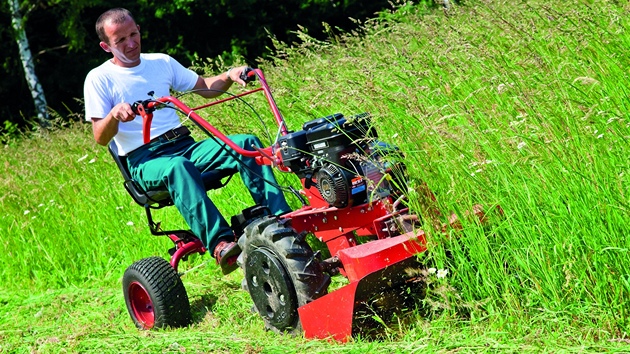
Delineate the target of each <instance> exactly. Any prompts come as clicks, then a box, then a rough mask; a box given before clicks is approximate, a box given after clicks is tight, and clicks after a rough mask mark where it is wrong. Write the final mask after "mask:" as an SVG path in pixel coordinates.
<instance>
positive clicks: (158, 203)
mask: <svg viewBox="0 0 630 354" xmlns="http://www.w3.org/2000/svg"><path fill="white" fill-rule="evenodd" d="M108 150H109V153H110V154H111V155H112V157H113V158H114V161H116V165H117V166H118V169H119V170H120V173H121V174H122V176H123V179H124V186H125V189H126V190H127V192H129V195H131V197H132V198H133V200H134V201H135V202H136V203H138V204H139V205H141V206H144V207H149V206H151V207H152V208H154V209H158V208H162V207H165V206H169V205H173V201H172V200H171V196H170V194H169V193H168V190H166V189H165V188H164V189H156V190H149V191H145V190H143V189H142V187H140V186H139V185H138V183H137V182H136V181H134V180H133V179H132V178H131V174H130V173H129V168H128V167H127V156H119V155H118V147H117V146H116V143H114V141H112V142H110V143H109V148H108ZM236 172H237V171H236V170H232V169H227V170H211V171H206V172H203V173H202V174H201V178H202V179H203V183H204V186H205V188H206V191H208V190H211V189H218V188H222V187H224V186H225V185H226V184H227V183H228V182H229V181H230V179H231V178H232V176H233V175H234V174H235V173H236ZM226 177H227V180H226V181H225V182H224V181H223V179H224V178H226Z"/></svg>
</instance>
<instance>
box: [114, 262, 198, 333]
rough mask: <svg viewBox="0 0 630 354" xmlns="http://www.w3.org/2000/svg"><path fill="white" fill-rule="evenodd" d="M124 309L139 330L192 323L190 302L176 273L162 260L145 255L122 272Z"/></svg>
mask: <svg viewBox="0 0 630 354" xmlns="http://www.w3.org/2000/svg"><path fill="white" fill-rule="evenodd" d="M123 293H124V295H125V303H126V304H127V311H129V315H130V316H131V319H132V320H133V322H134V323H135V324H136V327H138V328H140V329H152V328H164V327H183V326H187V325H189V324H190V323H191V322H192V316H191V313H190V303H189V301H188V295H187V294H186V289H185V288H184V284H183V283H182V280H181V278H180V277H179V274H177V271H175V269H173V267H172V266H171V265H170V263H168V262H167V261H166V260H165V259H163V258H160V257H149V258H144V259H142V260H139V261H137V262H135V263H134V264H132V265H131V266H129V268H127V270H126V271H125V274H124V275H123Z"/></svg>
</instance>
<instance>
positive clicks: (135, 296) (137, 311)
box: [129, 282, 155, 329]
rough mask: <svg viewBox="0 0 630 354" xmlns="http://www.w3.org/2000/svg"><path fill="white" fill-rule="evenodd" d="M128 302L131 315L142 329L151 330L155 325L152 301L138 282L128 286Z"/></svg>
mask: <svg viewBox="0 0 630 354" xmlns="http://www.w3.org/2000/svg"><path fill="white" fill-rule="evenodd" d="M129 300H130V302H131V308H132V310H133V314H134V316H135V318H136V319H137V320H138V322H139V323H140V324H141V325H142V327H143V328H144V329H151V328H153V326H154V325H155V312H153V301H151V296H149V293H148V292H147V290H146V289H145V288H144V286H142V284H140V283H138V282H132V283H131V284H129Z"/></svg>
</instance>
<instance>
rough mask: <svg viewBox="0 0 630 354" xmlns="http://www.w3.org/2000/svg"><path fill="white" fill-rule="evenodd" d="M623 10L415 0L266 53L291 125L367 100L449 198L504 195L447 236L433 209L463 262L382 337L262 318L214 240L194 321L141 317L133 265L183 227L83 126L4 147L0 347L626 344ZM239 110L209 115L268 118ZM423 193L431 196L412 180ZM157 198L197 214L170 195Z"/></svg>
mask: <svg viewBox="0 0 630 354" xmlns="http://www.w3.org/2000/svg"><path fill="white" fill-rule="evenodd" d="M626 6H627V5H626ZM627 12H628V8H625V7H624V5H615V4H614V3H612V2H607V1H595V2H593V3H587V2H578V1H567V2H563V3H562V4H556V5H555V6H553V7H552V6H549V5H547V2H543V1H541V2H537V1H533V2H528V3H527V4H512V2H508V1H506V2H500V1H497V2H485V1H473V2H468V5H467V6H466V7H459V8H457V9H455V10H454V11H452V12H451V14H450V16H445V15H444V14H443V13H442V12H425V11H423V10H422V8H421V7H418V8H413V7H404V8H402V9H401V10H400V11H398V12H397V13H396V14H395V15H389V16H386V15H384V16H383V17H390V19H389V22H388V21H374V22H369V23H367V24H365V33H366V36H365V37H363V38H361V37H355V36H336V37H333V38H332V42H333V43H332V44H331V43H321V42H317V41H314V40H312V39H310V38H309V37H308V36H307V35H304V37H303V39H304V42H303V43H301V44H299V45H295V46H292V47H283V48H280V49H279V51H278V58H279V59H278V60H277V61H276V62H275V63H273V64H274V65H272V63H261V67H262V68H263V69H264V70H265V72H266V74H267V77H268V79H269V80H270V83H271V84H272V86H273V87H274V88H275V95H276V99H277V101H278V103H279V105H280V107H281V109H282V111H283V113H284V115H285V116H286V118H287V120H288V121H289V123H290V124H291V125H292V126H294V127H298V126H299V124H300V123H301V122H303V121H306V120H308V119H311V118H316V117H319V116H324V115H328V114H330V113H333V112H343V113H347V114H353V113H358V112H362V111H370V112H372V113H373V114H374V116H375V117H376V124H377V126H378V128H379V131H380V132H381V136H382V138H383V140H386V141H388V142H392V143H395V144H397V145H398V146H400V147H401V149H402V150H403V151H405V153H406V154H407V160H406V161H407V164H408V166H409V169H410V172H411V175H412V176H413V178H414V181H420V180H424V181H427V182H428V183H429V186H430V187H431V188H432V189H433V190H434V191H435V192H436V194H437V195H438V199H439V204H438V207H439V208H440V209H441V210H443V211H445V212H447V211H449V210H453V211H455V212H457V213H459V214H462V213H463V211H464V210H466V209H468V208H470V206H471V205H472V204H474V203H477V202H479V203H482V204H484V205H486V206H492V205H495V204H500V205H501V207H502V208H503V210H504V211H505V217H504V218H502V219H493V220H492V221H493V223H492V226H490V227H486V228H483V227H480V226H478V225H476V224H475V223H466V222H465V226H466V227H465V229H464V231H462V232H454V231H452V230H451V231H449V234H450V236H451V237H450V238H449V240H446V239H445V238H444V235H443V234H441V233H437V232H433V231H432V228H431V226H430V225H425V226H426V229H427V230H428V232H429V233H430V234H429V236H430V242H431V247H432V249H434V252H433V257H434V261H435V262H436V263H437V264H438V265H439V266H440V267H441V268H442V267H444V268H446V267H448V269H449V271H450V273H449V276H448V277H447V278H446V279H445V280H442V281H440V282H438V283H437V285H438V286H437V288H436V291H435V292H434V293H432V294H431V295H430V297H429V299H428V301H427V308H428V309H429V310H431V311H430V313H431V314H432V317H431V318H422V317H420V316H419V315H418V316H416V315H413V316H411V317H410V318H409V319H408V321H406V322H403V323H401V324H399V325H396V326H392V327H391V328H390V330H389V331H388V332H387V334H388V340H387V341H383V342H369V341H362V340H355V341H353V342H352V343H350V344H347V345H344V346H341V347H338V346H336V345H334V344H330V343H327V342H322V341H305V340H303V339H300V338H287V337H282V336H278V335H275V334H271V333H267V332H264V331H263V330H262V321H261V320H260V319H259V318H258V317H257V315H254V314H251V313H250V312H249V306H250V301H249V299H248V297H247V294H245V293H243V292H242V291H240V290H239V289H238V288H239V284H240V279H241V278H240V277H241V275H240V273H237V274H234V275H230V276H228V277H220V276H219V274H220V272H219V271H218V269H217V268H216V266H215V265H214V264H213V263H212V261H211V260H210V258H209V257H203V258H201V259H194V260H192V261H191V262H190V263H189V267H190V268H191V271H190V272H189V273H188V274H187V275H186V276H185V284H186V287H187V290H188V293H189V295H190V296H191V300H192V303H193V306H194V308H195V319H196V323H195V325H193V326H192V328H187V329H179V330H169V331H161V332H138V331H136V330H135V328H133V326H132V324H131V323H130V321H129V319H128V315H127V314H126V311H125V309H124V303H123V299H122V294H121V291H120V289H119V287H120V285H119V284H120V277H121V275H122V272H123V271H124V268H125V267H127V266H128V265H130V264H131V263H132V262H134V261H135V260H138V259H140V258H143V257H147V256H150V255H156V254H157V255H162V256H165V255H166V253H165V251H166V249H167V248H168V247H170V245H169V242H168V241H167V240H164V239H158V238H154V237H152V236H150V235H149V234H148V230H147V229H146V227H145V226H144V222H145V219H144V213H143V211H142V210H141V208H139V207H137V206H136V205H134V204H133V202H132V201H131V200H130V198H129V197H128V196H127V195H126V193H125V192H124V190H122V187H121V186H120V178H119V176H118V174H117V171H116V169H115V166H114V165H113V163H112V161H111V158H110V157H109V156H108V155H107V152H106V151H105V149H103V148H101V147H99V146H95V145H94V144H93V143H92V141H91V137H90V132H89V127H86V126H74V127H71V128H68V129H64V130H61V131H56V132H53V133H50V134H47V135H45V136H39V137H34V138H32V139H28V140H25V141H21V142H19V143H16V144H13V145H11V146H6V147H5V148H4V149H3V152H2V153H1V156H0V168H4V173H3V174H2V176H1V177H0V205H1V206H2V210H3V211H4V213H3V214H2V215H1V216H0V231H2V233H3V234H4V235H5V237H4V238H3V242H2V244H3V252H2V254H0V280H1V281H2V283H3V286H2V288H1V289H2V290H0V304H2V307H1V309H0V343H1V344H0V351H7V352H12V351H16V352H27V351H32V350H37V351H40V352H59V351H61V350H68V351H81V352H83V351H98V352H103V351H105V352H120V351H138V350H149V351H164V352H178V351H184V350H185V351H187V352H190V351H217V352H298V351H299V352H302V351H304V350H306V349H309V350H310V351H313V352H328V351H347V352H353V351H356V352H394V351H400V352H412V351H419V350H423V351H438V350H444V351H449V350H462V349H463V350H467V351H486V350H487V351H495V350H503V351H517V350H518V351H522V350H526V351H544V350H550V351H558V350H576V351H590V350H593V351H603V350H630V348H628V347H627V343H628V339H627V336H626V333H627V332H628V313H627V311H628V306H629V303H628V301H629V300H628V299H630V296H629V295H630V285H629V283H628V281H629V280H630V261H629V260H628V249H629V248H630V245H629V242H630V241H628V238H627V235H628V234H629V229H630V226H629V225H628V222H627V220H628V219H629V214H630V212H629V208H630V206H629V204H630V197H629V193H630V167H629V164H630V162H629V158H628V156H629V153H628V152H629V150H630V149H629V148H628V139H629V138H630V127H629V125H630V124H629V121H628V118H627V113H626V112H627V102H628V97H627V92H629V91H630V90H629V87H628V77H627V76H628V75H627V70H626V63H627V59H626V58H628V57H630V56H629V55H628V48H629V46H628V44H629V42H630V34H628V33H627V30H626V29H627V28H628V24H629V22H628V21H629V20H628V16H627V15H628V14H627ZM232 109H238V108H227V109H226V110H224V111H221V112H218V113H211V114H212V119H211V121H212V122H213V123H217V124H218V125H219V126H220V127H221V128H222V129H224V130H226V131H243V130H246V131H254V132H256V133H261V131H260V128H259V126H258V125H256V124H251V123H248V122H244V121H238V120H231V119H229V118H225V117H236V116H240V114H236V113H235V112H231V111H230V110H232ZM283 179H284V178H283ZM289 179H290V178H289ZM241 192H242V186H240V185H239V183H233V184H231V185H230V186H228V187H227V188H225V189H224V190H221V191H218V192H217V193H215V196H214V199H215V200H216V201H217V203H219V204H220V208H221V210H222V211H224V213H225V214H226V215H230V214H232V213H234V212H236V211H238V210H239V209H240V208H241V206H245V205H246V204H247V203H248V202H249V201H248V200H245V199H243V200H241V199H238V198H237V199H236V200H235V199H232V200H231V202H230V203H221V201H222V200H224V199H227V198H226V197H229V198H232V196H233V195H235V194H240V193H241ZM411 206H412V207H413V208H414V209H416V210H418V211H419V212H421V211H422V210H423V209H422V205H421V203H419V201H418V200H417V198H414V194H413V193H412V194H411ZM27 211H28V212H27ZM158 215H159V216H158V219H162V220H164V221H165V222H167V223H168V224H169V226H177V224H178V223H179V224H181V225H183V223H182V221H181V218H180V217H179V216H178V215H177V212H176V211H175V210H162V211H160V212H159V213H158ZM444 248H449V249H451V250H452V252H453V255H454V257H453V258H452V259H450V260H449V259H446V258H445V257H444V256H443V252H441V250H442V249H444ZM194 267H197V268H194ZM429 319H430V320H429Z"/></svg>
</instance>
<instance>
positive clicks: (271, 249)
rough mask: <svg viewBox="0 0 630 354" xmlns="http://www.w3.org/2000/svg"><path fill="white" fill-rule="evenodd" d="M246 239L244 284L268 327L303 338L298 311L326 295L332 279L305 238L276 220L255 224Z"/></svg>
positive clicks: (242, 265) (265, 220) (250, 226)
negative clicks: (322, 267)
mask: <svg viewBox="0 0 630 354" xmlns="http://www.w3.org/2000/svg"><path fill="white" fill-rule="evenodd" d="M244 235H245V237H246V239H245V242H244V249H243V253H242V256H243V257H242V260H241V267H242V268H243V272H244V274H245V279H244V281H245V284H246V289H247V291H248V292H249V293H250V296H251V297H252V300H253V301H254V305H255V308H256V311H258V313H259V314H260V316H261V317H262V319H263V321H264V322H265V327H266V328H267V329H269V330H273V331H275V332H278V333H285V334H291V335H297V334H301V333H302V325H301V322H300V319H299V315H298V312H297V309H298V307H300V306H303V305H306V304H307V303H309V302H311V301H313V300H315V299H317V298H319V297H321V296H323V295H326V294H327V292H328V286H329V285H330V276H329V275H328V274H325V273H324V272H323V271H322V269H321V266H320V264H319V262H318V261H317V260H316V257H315V255H314V253H313V250H312V249H311V247H310V246H309V245H308V243H307V242H306V241H305V240H304V238H303V237H300V235H298V234H297V232H296V231H295V230H294V229H293V228H291V227H287V226H284V225H282V224H280V223H279V222H278V220H276V218H274V217H265V218H261V219H259V220H256V221H254V222H252V223H251V224H250V225H248V226H247V227H246V228H245V233H244Z"/></svg>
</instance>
